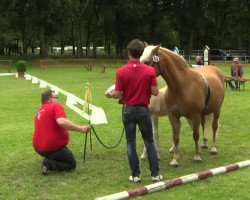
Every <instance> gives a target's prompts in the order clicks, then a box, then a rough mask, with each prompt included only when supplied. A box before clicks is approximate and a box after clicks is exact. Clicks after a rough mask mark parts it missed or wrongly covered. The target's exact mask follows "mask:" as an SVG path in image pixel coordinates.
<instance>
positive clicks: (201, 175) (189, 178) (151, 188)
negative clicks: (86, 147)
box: [96, 160, 250, 200]
mask: <svg viewBox="0 0 250 200" xmlns="http://www.w3.org/2000/svg"><path fill="white" fill-rule="evenodd" d="M249 166H250V160H245V161H242V162H238V163H235V164H230V165H227V166H223V167H218V168H214V169H211V170H205V171H202V172H198V173H195V174H190V175H186V176H181V177H179V178H175V179H172V180H167V181H162V182H158V183H154V184H151V185H147V186H143V187H139V188H135V189H132V190H128V191H123V192H119V193H115V194H111V195H108V196H104V197H99V198H96V200H120V199H128V198H132V197H137V196H142V195H146V194H149V193H152V192H156V191H159V190H163V189H168V188H171V187H174V186H178V185H182V184H185V183H189V182H193V181H197V180H204V179H206V178H208V177H210V176H215V175H218V174H223V173H227V172H232V171H235V170H237V169H241V168H244V167H249Z"/></svg>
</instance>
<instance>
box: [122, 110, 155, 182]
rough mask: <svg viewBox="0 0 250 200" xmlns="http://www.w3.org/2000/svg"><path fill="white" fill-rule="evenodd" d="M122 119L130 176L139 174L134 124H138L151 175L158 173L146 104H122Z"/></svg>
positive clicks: (149, 116)
mask: <svg viewBox="0 0 250 200" xmlns="http://www.w3.org/2000/svg"><path fill="white" fill-rule="evenodd" d="M122 120H123V124H124V128H125V133H126V139H127V155H128V160H129V165H130V169H131V175H132V176H134V177H135V176H140V167H139V159H138V155H137V151H136V125H138V126H139V129H140V131H141V135H142V138H143V141H144V144H145V146H146V149H147V153H148V161H149V167H150V171H151V175H152V176H158V175H159V164H158V156H157V152H156V148H155V145H154V140H153V130H152V123H151V115H150V111H149V108H148V107H147V106H144V107H143V106H124V107H123V113H122Z"/></svg>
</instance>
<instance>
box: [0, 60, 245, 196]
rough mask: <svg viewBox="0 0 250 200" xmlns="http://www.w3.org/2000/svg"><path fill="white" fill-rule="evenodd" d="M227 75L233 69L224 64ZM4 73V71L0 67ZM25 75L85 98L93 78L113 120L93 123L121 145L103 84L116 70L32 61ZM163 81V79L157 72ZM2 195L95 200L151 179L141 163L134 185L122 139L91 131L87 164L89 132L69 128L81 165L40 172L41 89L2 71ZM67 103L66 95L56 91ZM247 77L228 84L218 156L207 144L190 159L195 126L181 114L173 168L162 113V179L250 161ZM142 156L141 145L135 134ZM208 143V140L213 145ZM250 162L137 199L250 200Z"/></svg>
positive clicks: (74, 117)
mask: <svg viewBox="0 0 250 200" xmlns="http://www.w3.org/2000/svg"><path fill="white" fill-rule="evenodd" d="M221 69H222V70H223V71H225V74H227V75H229V71H230V70H229V67H228V66H224V67H221ZM244 71H245V73H244V76H245V77H247V78H250V68H248V67H247V68H244ZM4 72H7V70H6V69H0V73H4ZM27 73H29V74H31V75H34V76H37V77H38V78H40V79H43V80H46V81H47V82H49V83H51V84H55V85H57V86H58V87H60V88H62V89H64V90H66V91H68V92H70V93H73V94H75V95H76V96H78V97H80V98H82V99H84V94H85V85H86V83H87V82H90V83H91V91H92V99H93V104H94V105H96V106H98V107H102V108H103V109H104V110H105V113H106V116H107V119H108V122H109V123H108V124H103V125H95V126H94V128H95V130H96V132H97V134H98V135H99V137H100V138H101V139H102V140H103V142H104V143H105V144H106V145H109V146H112V145H114V144H116V143H117V142H118V140H119V138H120V135H121V133H122V128H123V126H122V122H121V105H119V104H118V103H117V101H116V100H114V99H107V98H106V97H105V96H104V92H105V90H106V89H107V88H108V87H109V86H111V85H112V84H114V80H115V68H114V67H112V68H110V67H107V69H106V73H104V74H102V73H100V72H99V67H94V68H93V70H92V72H87V71H86V70H85V69H84V68H83V67H51V68H46V70H44V71H43V72H41V71H40V68H39V67H38V66H36V65H34V66H33V65H31V66H29V67H28V69H27ZM158 81H159V85H160V86H163V85H164V81H163V80H162V79H161V78H158ZM0 85H1V90H0V97H1V99H0V123H1V126H0V147H1V153H0V160H1V162H0V199H53V200H54V199H72V200H73V199H84V200H85V199H87V200H88V199H95V198H96V197H101V196H106V195H109V194H112V193H116V192H121V191H126V190H129V189H133V188H136V187H139V186H143V185H149V184H151V179H150V172H149V168H148V162H145V161H142V162H141V172H142V174H141V176H142V183H140V184H132V183H130V182H129V181H128V177H129V175H130V170H129V165H128V160H127V155H126V148H125V138H123V139H122V141H121V144H120V145H119V146H118V147H116V148H115V149H106V148H104V147H103V146H101V144H100V143H99V142H98V141H97V139H96V138H95V137H94V136H93V137H92V142H93V149H92V150H91V149H90V145H89V142H88V147H87V157H86V162H85V163H84V162H83V144H84V138H85V136H84V135H82V134H80V133H75V132H72V133H71V136H70V143H69V148H70V149H71V150H72V151H73V153H74V155H75V157H76V159H77V168H76V170H75V171H73V172H70V173H64V172H63V173H51V174H50V175H48V176H41V175H40V162H41V157H39V155H37V154H36V153H35V151H34V150H33V147H32V135H33V122H34V115H35V113H36V111H37V109H38V108H39V107H40V94H41V92H42V91H43V89H41V88H39V85H37V84H31V81H26V80H25V79H18V78H15V77H14V76H4V77H3V76H0ZM59 101H60V102H61V103H62V104H63V105H65V101H66V98H65V96H64V95H59ZM65 109H66V113H67V117H68V118H69V119H70V120H71V121H73V122H75V123H78V124H87V123H88V121H87V120H85V119H82V118H80V117H79V115H78V114H76V113H74V112H73V111H72V110H71V109H69V108H68V107H66V106H65ZM249 111H250V82H247V83H246V85H245V91H233V92H232V91H230V90H229V89H226V97H225V100H224V103H223V107H222V113H221V118H220V127H219V134H218V155H217V156H211V155H209V150H201V158H202V159H203V162H202V163H199V164H194V163H192V158H193V156H194V142H193V139H192V134H191V130H190V129H189V127H188V125H187V123H186V121H185V120H184V119H183V120H182V121H183V126H182V129H181V137H180V159H179V164H180V166H179V167H178V168H172V167H170V166H169V162H170V161H171V155H170V154H169V153H168V150H169V148H170V147H171V144H172V139H171V138H172V136H171V128H170V125H169V122H168V119H167V118H166V117H163V118H161V119H160V122H159V123H160V132H161V134H160V145H161V161H160V170H161V174H162V175H163V177H164V180H167V179H173V178H176V177H180V176H184V175H188V174H192V173H195V172H199V171H203V170H206V169H212V168H217V167H220V166H224V165H228V164H231V163H236V162H240V161H243V160H249V159H250V134H249V130H250V125H249V118H248V114H249ZM137 141H138V142H137V149H138V154H141V152H142V149H143V144H142V140H141V137H140V135H139V134H138V138H137ZM209 144H211V143H209ZM249 174H250V168H245V169H241V170H237V171H235V172H232V173H228V174H223V175H218V176H214V177H210V178H208V179H206V180H203V181H196V182H192V183H189V184H186V185H182V186H178V187H174V188H171V189H168V190H164V191H160V192H156V193H152V194H150V195H147V196H143V197H138V199H150V200H152V199H155V200H158V199H175V200H176V199H178V200H182V199H183V200H184V199H185V200H188V199H190V200H192V199H200V200H203V199H204V200H207V199H218V200H229V199H237V200H245V199H249V198H250V187H249V184H250V176H249Z"/></svg>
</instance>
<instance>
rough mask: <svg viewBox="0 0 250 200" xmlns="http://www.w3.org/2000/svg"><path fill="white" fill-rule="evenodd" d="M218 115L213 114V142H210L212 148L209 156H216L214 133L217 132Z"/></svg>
mask: <svg viewBox="0 0 250 200" xmlns="http://www.w3.org/2000/svg"><path fill="white" fill-rule="evenodd" d="M219 115H220V114H219V113H218V114H214V120H213V123H212V129H213V140H212V147H211V150H210V154H211V155H216V154H217V148H216V133H217V130H218V120H219Z"/></svg>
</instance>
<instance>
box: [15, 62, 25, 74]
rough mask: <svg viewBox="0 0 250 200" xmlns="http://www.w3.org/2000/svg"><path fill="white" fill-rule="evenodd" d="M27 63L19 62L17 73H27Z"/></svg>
mask: <svg viewBox="0 0 250 200" xmlns="http://www.w3.org/2000/svg"><path fill="white" fill-rule="evenodd" d="M26 68H27V62H26V61H25V60H19V61H18V62H17V64H16V71H17V72H26Z"/></svg>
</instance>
